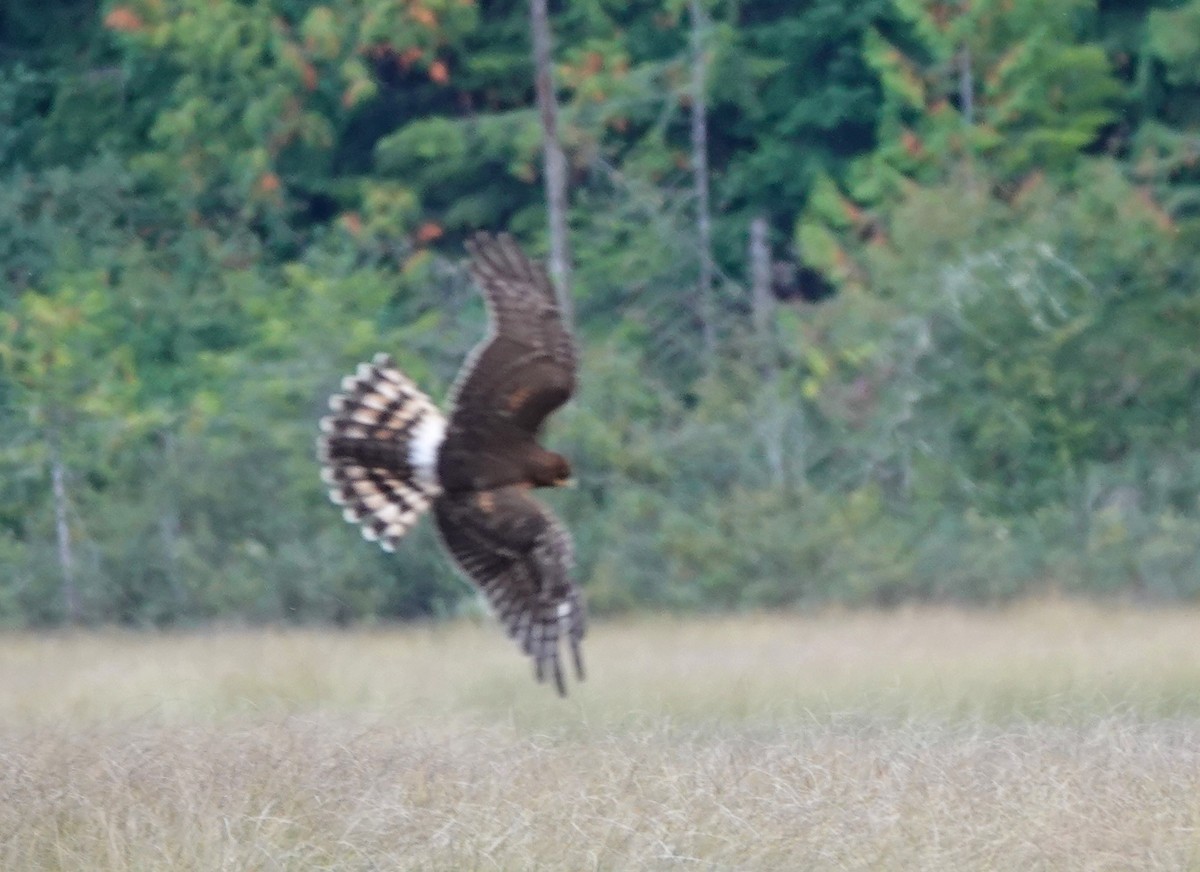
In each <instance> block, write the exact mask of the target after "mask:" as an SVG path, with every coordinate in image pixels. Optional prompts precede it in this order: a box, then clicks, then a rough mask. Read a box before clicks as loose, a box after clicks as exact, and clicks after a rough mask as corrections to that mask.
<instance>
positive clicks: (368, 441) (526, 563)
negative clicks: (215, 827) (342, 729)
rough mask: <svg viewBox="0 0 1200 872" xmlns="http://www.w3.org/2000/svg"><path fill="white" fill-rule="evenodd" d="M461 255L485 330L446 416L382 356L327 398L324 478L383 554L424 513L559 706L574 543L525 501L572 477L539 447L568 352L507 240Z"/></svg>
mask: <svg viewBox="0 0 1200 872" xmlns="http://www.w3.org/2000/svg"><path fill="white" fill-rule="evenodd" d="M467 250H468V252H469V254H470V256H471V273H472V275H473V277H474V279H475V281H476V283H477V284H478V285H479V287H480V288H481V289H482V291H483V295H484V299H485V300H486V302H487V308H488V315H489V320H490V324H489V330H488V335H487V336H486V337H485V338H484V340H483V341H482V342H480V343H479V345H477V346H476V347H475V350H474V351H472V352H471V354H470V355H469V356H468V357H467V360H466V362H465V363H464V364H463V367H462V370H461V371H460V373H459V375H458V378H457V380H456V381H455V383H454V386H453V388H451V391H450V396H451V399H450V409H449V414H448V415H443V414H442V413H441V411H439V410H438V408H437V406H436V405H434V403H433V402H432V401H431V400H430V399H429V397H427V396H426V395H425V394H423V393H422V392H421V391H420V390H419V389H418V388H417V387H416V385H415V384H413V382H412V381H411V380H410V379H409V378H408V377H407V376H405V375H404V374H403V373H402V372H400V370H399V369H398V368H397V367H396V364H395V362H394V361H393V360H392V358H391V357H390V356H389V355H387V354H378V355H376V356H375V358H374V360H372V361H371V362H370V363H363V364H360V365H359V366H358V369H357V370H356V371H355V373H354V374H353V375H349V376H347V377H346V378H344V379H343V380H342V389H341V391H340V392H338V393H336V394H334V395H333V396H332V397H331V398H330V400H329V406H330V408H331V409H332V411H333V414H332V415H329V416H327V417H325V418H322V419H321V435H320V438H319V439H318V442H317V452H318V458H319V460H320V463H321V477H322V479H323V480H324V482H325V484H326V485H327V486H328V487H329V496H330V498H331V499H332V500H333V502H334V503H336V504H338V505H340V506H342V514H343V516H344V517H345V518H346V520H347V521H349V522H350V523H354V524H358V525H360V526H361V528H362V534H363V536H364V537H365V538H366V539H368V540H374V541H377V542H379V544H380V545H381V546H382V547H383V548H384V550H386V551H393V550H395V547H396V543H397V542H398V541H399V539H400V537H401V536H403V535H404V534H405V533H406V532H407V531H408V530H409V528H410V527H412V525H413V524H414V523H416V521H417V519H418V518H419V517H420V516H421V515H422V514H423V513H424V512H425V511H426V510H427V509H429V508H430V507H432V509H433V516H434V520H435V521H436V525H437V530H438V534H439V536H440V538H441V541H442V544H443V545H444V546H445V548H446V550H447V551H448V552H449V553H450V556H451V557H452V558H453V561H454V563H455V564H456V565H457V566H458V568H459V570H461V572H462V573H463V574H464V575H465V576H466V577H467V578H468V579H469V580H470V581H471V582H472V583H473V584H474V585H475V586H476V587H478V588H479V589H480V590H481V591H482V592H483V594H484V595H485V597H486V598H487V601H488V604H489V605H490V607H491V609H492V611H493V612H495V614H496V615H497V616H498V617H499V619H500V621H501V623H502V624H503V625H504V627H505V629H506V630H507V632H508V635H509V636H511V637H512V638H514V639H516V640H517V642H518V643H519V644H520V646H521V650H522V651H523V652H524V653H525V654H527V655H528V656H529V657H531V658H532V659H533V663H534V670H535V674H536V676H537V679H538V681H544V680H545V679H546V678H547V677H550V678H552V679H553V681H554V684H555V686H556V688H557V689H558V692H559V694H560V695H566V683H565V681H564V678H563V669H562V666H561V663H560V660H559V647H560V645H559V642H560V639H563V638H564V637H565V640H566V642H567V645H568V648H569V650H570V652H571V659H572V661H573V663H574V667H575V673H576V675H577V676H578V678H580V679H582V678H583V659H582V656H581V653H580V642H581V640H582V639H583V635H584V626H585V615H584V608H583V600H582V596H581V594H580V591H579V588H578V587H576V585H575V583H574V582H573V581H572V579H571V569H572V565H573V551H572V544H571V536H570V533H568V532H567V530H566V528H565V527H564V526H563V525H562V523H561V522H560V521H559V520H558V519H557V518H555V517H554V515H553V514H551V512H550V511H549V510H548V509H546V508H545V507H544V506H543V505H542V504H541V503H539V502H538V501H537V500H536V499H534V498H533V496H532V494H531V490H532V489H533V488H535V487H557V486H560V485H564V484H567V483H568V482H569V480H570V476H571V467H570V464H568V462H567V460H566V458H565V457H563V456H562V455H561V454H556V453H555V452H553V451H547V450H546V449H545V448H543V447H542V446H541V445H539V444H538V441H537V439H538V434H539V432H540V430H541V428H542V424H543V422H544V421H545V420H546V418H547V417H548V416H549V415H550V413H551V412H553V411H554V410H555V409H557V408H558V407H559V406H561V405H562V404H563V403H565V402H566V401H567V400H568V399H569V398H570V396H571V394H572V393H573V392H574V390H575V381H576V370H577V356H576V351H575V342H574V340H573V339H572V337H571V333H570V331H569V330H568V329H567V327H566V325H565V324H564V323H563V316H562V312H561V311H560V309H559V306H558V303H557V299H556V297H555V294H554V286H553V284H552V283H551V282H550V279H549V277H548V276H547V274H546V270H545V268H544V267H543V266H542V265H541V264H540V263H537V262H535V261H532V260H530V259H529V258H528V257H526V256H525V254H524V253H523V252H522V251H521V249H520V248H519V247H518V245H517V243H516V242H515V241H514V240H513V239H512V237H510V236H508V235H506V234H501V235H498V236H491V235H489V234H485V233H480V234H477V235H476V236H475V237H474V238H473V239H472V240H470V241H469V242H468V243H467Z"/></svg>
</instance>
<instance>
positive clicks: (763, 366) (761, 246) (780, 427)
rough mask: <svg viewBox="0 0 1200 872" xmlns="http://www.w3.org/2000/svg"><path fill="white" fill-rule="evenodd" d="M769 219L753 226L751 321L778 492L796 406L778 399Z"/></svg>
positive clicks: (762, 428) (760, 423)
mask: <svg viewBox="0 0 1200 872" xmlns="http://www.w3.org/2000/svg"><path fill="white" fill-rule="evenodd" d="M769 229H770V227H769V225H768V224H767V219H766V218H765V217H763V216H762V215H759V216H758V217H757V218H755V219H754V220H753V221H751V222H750V243H749V246H748V254H749V259H750V317H751V319H752V323H753V325H754V339H755V344H756V346H757V348H756V349H755V351H756V352H757V358H758V367H759V374H760V375H761V376H762V379H763V392H762V394H761V395H760V397H759V402H760V404H762V406H763V407H762V408H761V409H760V412H759V414H757V415H756V416H755V422H756V423H755V428H756V430H757V432H758V436H759V438H760V439H761V440H762V445H763V456H764V457H765V458H766V461H767V468H768V470H769V471H770V474H771V484H772V485H774V486H775V487H777V488H781V487H785V486H786V485H787V466H786V464H785V457H786V455H785V452H784V436H785V435H786V430H787V416H788V415H791V414H796V413H795V412H793V411H792V404H791V403H789V402H786V401H781V400H780V398H779V397H778V392H779V379H778V377H777V376H778V372H777V367H776V361H775V342H774V336H773V334H772V331H771V314H772V313H773V311H774V309H775V298H774V297H773V296H772V295H771V248H770V245H769V244H768V240H767V234H768V231H769Z"/></svg>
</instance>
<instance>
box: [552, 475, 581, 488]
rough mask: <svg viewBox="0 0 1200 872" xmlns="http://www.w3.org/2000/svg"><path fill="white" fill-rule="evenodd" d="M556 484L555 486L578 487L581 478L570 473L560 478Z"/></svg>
mask: <svg viewBox="0 0 1200 872" xmlns="http://www.w3.org/2000/svg"><path fill="white" fill-rule="evenodd" d="M554 485H555V487H578V486H579V480H578V479H576V478H575V476H573V475H569V476H567V477H566V478H560V479H559V480H558V481H556V482H555V483H554Z"/></svg>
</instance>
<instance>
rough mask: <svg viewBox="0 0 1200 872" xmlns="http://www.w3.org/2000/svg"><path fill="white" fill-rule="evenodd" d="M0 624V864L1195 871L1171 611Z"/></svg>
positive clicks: (1194, 650) (1067, 606)
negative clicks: (281, 625) (419, 622)
mask: <svg viewBox="0 0 1200 872" xmlns="http://www.w3.org/2000/svg"><path fill="white" fill-rule="evenodd" d="M586 654H587V656H588V659H589V665H590V667H591V675H590V676H589V679H588V681H587V682H586V683H584V684H582V685H579V686H576V687H573V688H572V695H571V697H570V698H569V699H567V700H565V701H563V700H559V699H557V698H556V697H555V696H554V695H553V692H552V691H551V690H550V689H549V688H547V687H538V686H536V685H535V684H534V683H533V682H532V680H531V678H530V676H529V674H528V671H527V669H526V666H525V664H524V663H523V662H522V661H521V659H520V658H519V657H518V656H517V655H516V654H515V653H514V651H513V650H512V649H511V647H510V646H509V644H508V643H507V642H506V641H505V640H504V639H503V638H502V637H501V634H500V633H499V631H498V630H497V629H496V628H495V627H494V626H490V625H489V626H474V625H471V624H469V623H461V624H454V625H450V626H435V627H413V628H398V629H397V628H389V629H379V630H356V631H348V632H337V631H331V630H294V631H293V630H289V631H271V630H266V631H262V630H241V629H237V630H233V629H231V630H221V631H211V632H203V633H186V634H133V633H116V632H111V633H86V634H84V633H80V634H61V635H60V634H55V635H42V636H36V635H27V634H15V635H7V636H0V869H5V870H9V869H12V870H43V869H54V870H129V872H134V870H137V872H143V870H196V872H214V870H325V869H328V870H391V869H417V870H476V869H477V870H491V869H503V870H524V869H555V870H587V869H605V870H633V869H637V870H642V869H651V870H654V869H664V870H665V869H671V870H674V869H703V870H724V869H729V870H754V869H762V870H785V869H787V870H791V869H863V870H875V869H933V870H974V869H996V870H1008V869H1017V870H1022V872H1026V870H1039V869H1052V870H1059V869H1068V870H1070V869H1079V870H1083V869H1088V870H1101V869H1113V870H1118V869H1120V870H1125V869H1139V870H1140V869H1200V611H1197V610H1138V609H1131V608H1116V607H1098V606H1087V605H1080V604H1072V603H1063V602H1042V603H1027V604H1023V605H1020V606H1017V607H1014V608H1011V609H1007V610H1004V611H998V612H982V611H980V612H973V611H962V610H954V609H949V608H922V609H913V610H901V611H896V612H887V613H881V612H874V613H827V614H822V615H814V616H749V617H738V618H719V619H690V620H669V619H641V620H636V621H629V622H618V623H599V624H598V625H597V626H595V627H594V629H593V632H592V634H591V636H590V637H589V638H588V640H587V646H586Z"/></svg>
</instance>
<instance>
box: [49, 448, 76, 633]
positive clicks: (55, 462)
mask: <svg viewBox="0 0 1200 872" xmlns="http://www.w3.org/2000/svg"><path fill="white" fill-rule="evenodd" d="M50 485H51V489H52V490H53V493H54V533H55V538H56V539H57V542H58V565H59V569H60V570H61V571H62V595H63V607H64V608H65V609H66V612H67V620H68V621H70V622H71V623H72V624H77V623H79V620H80V618H81V617H82V612H83V610H82V608H81V607H80V603H79V587H78V586H77V585H76V583H75V555H74V553H73V552H72V551H71V527H70V524H69V523H68V521H67V470H66V464H65V463H63V459H62V452H61V451H59V448H58V445H57V442H56V441H54V440H52V441H51V449H50Z"/></svg>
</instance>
